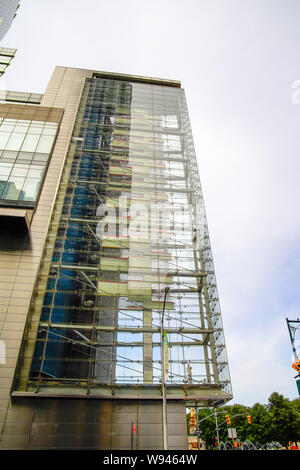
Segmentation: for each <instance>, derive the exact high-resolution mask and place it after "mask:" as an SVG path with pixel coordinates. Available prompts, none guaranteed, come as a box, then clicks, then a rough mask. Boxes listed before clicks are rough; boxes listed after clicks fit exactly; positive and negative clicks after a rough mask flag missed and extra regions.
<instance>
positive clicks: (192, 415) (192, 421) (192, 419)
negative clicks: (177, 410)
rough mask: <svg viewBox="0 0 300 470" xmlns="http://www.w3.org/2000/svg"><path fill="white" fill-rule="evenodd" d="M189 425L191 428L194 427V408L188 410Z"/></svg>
mask: <svg viewBox="0 0 300 470" xmlns="http://www.w3.org/2000/svg"><path fill="white" fill-rule="evenodd" d="M190 425H191V426H196V415H195V409H194V408H191V409H190Z"/></svg>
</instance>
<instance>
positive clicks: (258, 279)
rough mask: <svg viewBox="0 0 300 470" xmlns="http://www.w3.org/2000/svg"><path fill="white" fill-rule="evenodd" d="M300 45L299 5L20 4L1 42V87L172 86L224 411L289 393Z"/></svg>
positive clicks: (296, 263) (298, 219)
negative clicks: (76, 74) (59, 80)
mask: <svg viewBox="0 0 300 470" xmlns="http://www.w3.org/2000/svg"><path fill="white" fill-rule="evenodd" d="M299 45H300V2H299V1H298V0H243V1H241V0H159V1H158V0H151V1H147V0H126V1H124V0H109V1H101V0H85V1H84V2H83V1H81V0H51V1H45V0H43V1H39V0H21V7H20V9H19V11H18V15H17V17H16V19H15V20H14V22H13V25H12V27H11V29H10V30H9V32H8V33H7V35H6V36H5V37H4V39H2V41H1V44H0V46H3V47H12V48H17V49H18V52H17V55H16V57H15V59H14V61H13V63H12V64H11V65H10V67H9V69H8V71H7V72H6V74H5V75H4V76H3V77H2V78H1V81H0V87H1V88H2V89H8V90H16V91H31V92H37V93H43V92H44V90H45V88H46V86H47V83H48V80H49V78H50V75H51V73H52V71H53V69H54V67H55V66H56V65H63V66H70V67H79V68H87V69H95V70H104V71H111V72H121V73H128V74H136V75H147V76H153V77H162V78H169V79H175V80H180V81H181V83H182V87H183V88H184V89H185V91H186V96H187V101H188V107H189V112H190V118H191V123H192V130H193V135H194V141H195V147H196V153H197V157H198V162H199V169H200V177H201V182H202V187H203V192H204V198H205V204H206V211H207V217H208V223H209V230H210V237H211V243H212V249H213V256H214V262H215V269H216V277H217V283H218V290H219V296H220V303H221V309H222V315H223V325H224V331H225V337H226V345H227V353H228V359H229V366H230V372H231V379H232V386H233V394H234V398H233V400H232V401H231V402H230V403H231V404H233V403H241V404H244V405H252V404H254V403H255V402H260V403H267V401H268V397H269V396H270V394H271V393H272V392H274V391H277V392H279V393H282V394H283V395H284V396H286V397H288V398H290V399H293V398H297V396H298V394H297V388H296V383H295V379H294V377H295V375H296V372H295V371H294V370H293V369H292V367H291V364H292V362H293V355H292V350H291V344H290V340H289V334H288V329H287V325H286V320H285V319H286V317H288V318H289V319H296V318H297V317H300V289H299V276H300V242H299V240H300V214H299V200H300V185H299V177H300V171H299V170H300V156H299V151H300V104H298V101H300V100H298V99H297V98H298V96H296V93H297V89H296V88H292V87H293V86H295V87H296V86H298V85H299V84H300V82H299V84H298V83H297V80H300V61H299ZM293 93H294V95H293ZM299 96H300V94H299ZM297 338H299V339H297V344H298V346H299V347H300V332H299V335H298V336H297Z"/></svg>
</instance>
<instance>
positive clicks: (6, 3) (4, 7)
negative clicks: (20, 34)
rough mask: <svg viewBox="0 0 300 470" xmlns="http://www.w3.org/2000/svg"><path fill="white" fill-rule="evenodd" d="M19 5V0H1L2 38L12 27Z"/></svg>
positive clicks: (0, 36) (0, 24) (0, 29)
mask: <svg viewBox="0 0 300 470" xmlns="http://www.w3.org/2000/svg"><path fill="white" fill-rule="evenodd" d="M19 6H20V2H19V0H0V40H1V39H3V37H4V36H5V34H6V33H7V31H8V30H9V28H10V27H11V24H12V22H13V19H14V18H15V16H16V14H17V10H18V8H19Z"/></svg>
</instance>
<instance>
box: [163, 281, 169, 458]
mask: <svg viewBox="0 0 300 470" xmlns="http://www.w3.org/2000/svg"><path fill="white" fill-rule="evenodd" d="M169 290H170V288H169V287H166V288H165V297H164V304H163V310H162V315H161V385H162V398H163V442H164V450H168V424H167V400H166V378H165V367H166V364H165V351H164V315H165V307H166V300H167V295H168V292H169Z"/></svg>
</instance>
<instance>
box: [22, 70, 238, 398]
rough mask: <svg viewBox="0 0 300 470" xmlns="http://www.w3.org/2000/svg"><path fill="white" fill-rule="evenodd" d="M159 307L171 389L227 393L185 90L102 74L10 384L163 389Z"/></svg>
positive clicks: (80, 131) (93, 391)
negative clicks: (111, 77)
mask: <svg viewBox="0 0 300 470" xmlns="http://www.w3.org/2000/svg"><path fill="white" fill-rule="evenodd" d="M166 288H168V296H167V299H166V302H164V295H165V290H166ZM163 308H164V317H165V319H164V325H165V330H166V332H167V335H168V342H169V351H170V353H169V371H168V382H167V387H166V388H167V395H168V394H169V396H168V398H171V397H172V396H173V397H177V398H178V396H179V395H180V394H181V395H180V396H181V397H182V398H184V399H193V400H197V399H198V398H199V400H200V402H201V400H202V401H203V403H204V404H212V403H217V402H218V401H219V402H224V401H227V400H229V399H230V398H231V384H230V377H229V371H228V362H227V356H226V349H225V341H224V335H223V327H222V320H221V313H220V307H219V300H218V293H217V287H216V280H215V274H214V266H213V260H212V254H211V247H210V241H209V234H208V228H207V221H206V215H205V209H204V203H203V197H202V191H201V185H200V179H199V172H198V168H197V161H196V156H195V151H194V145H193V139H192V133H191V127H190V122H189V117H188V112H187V106H186V100H185V95H184V91H183V90H182V89H180V88H176V87H172V86H167V85H163V84H159V85H156V84H145V83H133V82H127V81H119V80H117V79H105V78H98V77H96V76H95V77H93V78H90V79H86V83H85V86H84V90H83V94H82V98H81V104H80V107H79V111H78V115H77V120H76V124H75V127H74V131H73V137H72V139H71V142H70V147H69V152H68V155H67V158H66V162H65V166H64V171H63V175H62V179H61V182H60V187H59V191H58V193H57V198H56V202H55V206H54V210H53V215H52V219H51V223H50V228H49V232H48V236H47V243H46V246H45V250H44V257H43V260H42V263H41V267H40V272H39V276H38V279H37V282H36V286H35V291H34V295H33V298H32V303H31V309H30V313H29V317H28V323H27V327H26V332H25V336H24V341H23V348H22V353H21V356H20V361H19V366H18V372H17V375H16V378H15V393H35V394H38V393H50V394H51V393H53V394H55V393H57V394H62V393H69V394H71V395H72V394H73V395H74V394H78V395H94V396H97V395H101V394H102V395H103V393H105V394H106V395H109V394H110V395H117V396H120V395H121V394H122V391H123V393H124V394H125V396H129V395H128V393H129V392H128V390H130V393H131V395H130V396H133V395H134V396H137V395H139V396H147V394H149V390H150V391H151V390H152V391H153V393H152V394H151V393H150V395H149V396H151V397H152V396H154V395H155V394H156V393H158V395H159V394H160V392H159V390H160V387H159V385H160V384H161V377H162V374H161V369H162V364H161V342H160V324H161V315H162V311H163ZM133 389H134V394H133V392H132V390H133ZM103 390H105V392H103ZM108 390H109V392H108ZM197 397H198V398H197Z"/></svg>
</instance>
